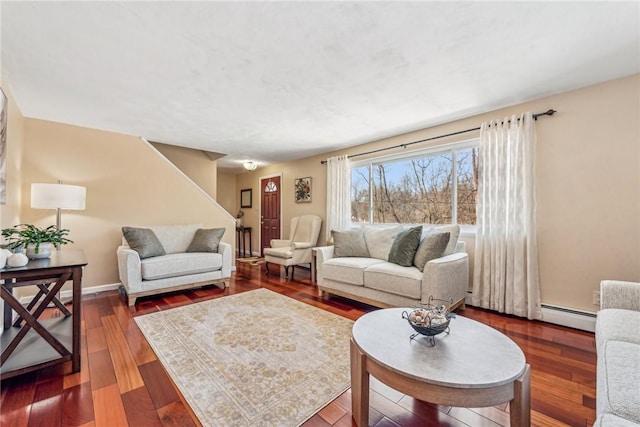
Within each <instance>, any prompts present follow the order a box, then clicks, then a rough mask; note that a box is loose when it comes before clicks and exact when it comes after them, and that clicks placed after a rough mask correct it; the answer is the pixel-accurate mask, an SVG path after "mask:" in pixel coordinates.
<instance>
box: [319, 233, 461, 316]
mask: <svg viewBox="0 0 640 427" xmlns="http://www.w3.org/2000/svg"><path fill="white" fill-rule="evenodd" d="M371 227H373V226H366V227H365V228H364V231H363V234H364V238H365V242H366V245H367V248H368V250H369V256H365V257H334V246H326V247H319V248H316V270H317V278H318V292H319V295H320V296H323V295H324V294H325V293H328V294H334V295H339V296H342V297H346V298H350V299H353V300H357V301H361V302H364V303H366V304H370V305H373V306H377V307H392V306H396V307H414V306H418V305H420V304H427V303H428V302H429V297H433V298H436V299H439V300H445V301H452V302H453V304H452V309H453V308H456V307H462V308H464V300H465V297H466V294H467V289H468V287H469V257H468V255H467V253H466V252H465V244H464V242H462V241H459V240H458V236H459V233H460V228H459V226H445V227H435V228H434V227H425V230H424V231H423V237H422V241H424V238H425V237H426V236H427V235H429V234H431V233H438V232H441V231H448V232H449V233H450V240H449V242H448V244H447V251H446V252H445V253H448V255H444V256H441V257H439V258H436V259H432V260H430V261H428V262H427V263H426V264H425V265H424V271H420V270H419V269H418V268H417V267H415V266H401V265H397V264H394V263H392V262H388V261H387V257H388V256H389V253H390V247H391V245H392V243H393V240H394V237H395V236H394V235H393V233H392V232H391V231H390V232H389V233H388V234H387V236H386V237H385V236H383V235H382V234H383V232H380V231H375V230H374V229H379V228H378V227H373V228H371ZM404 228H405V229H406V227H404ZM401 229H402V227H401ZM396 230H397V228H396Z"/></svg>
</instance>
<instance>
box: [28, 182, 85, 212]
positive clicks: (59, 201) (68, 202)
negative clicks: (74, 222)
mask: <svg viewBox="0 0 640 427" xmlns="http://www.w3.org/2000/svg"><path fill="white" fill-rule="evenodd" d="M86 198H87V189H86V188H85V187H80V186H78V185H66V184H36V183H34V184H31V207H32V208H34V209H69V210H75V211H82V210H84V209H85V203H86Z"/></svg>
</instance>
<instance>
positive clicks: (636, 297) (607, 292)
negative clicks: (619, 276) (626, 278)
mask: <svg viewBox="0 0 640 427" xmlns="http://www.w3.org/2000/svg"><path fill="white" fill-rule="evenodd" d="M605 308H621V309H625V310H634V311H640V283H637V282H622V281H619V280H603V281H601V282H600V309H605Z"/></svg>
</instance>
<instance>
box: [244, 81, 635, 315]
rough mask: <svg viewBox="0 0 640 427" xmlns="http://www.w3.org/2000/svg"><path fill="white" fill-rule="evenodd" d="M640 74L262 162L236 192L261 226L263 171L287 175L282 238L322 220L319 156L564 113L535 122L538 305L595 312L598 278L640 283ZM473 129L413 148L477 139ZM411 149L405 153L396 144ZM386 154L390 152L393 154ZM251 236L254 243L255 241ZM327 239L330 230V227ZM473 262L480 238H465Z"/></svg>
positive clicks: (322, 175) (251, 220) (322, 185)
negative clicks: (243, 192) (292, 227)
mask: <svg viewBox="0 0 640 427" xmlns="http://www.w3.org/2000/svg"><path fill="white" fill-rule="evenodd" d="M639 104H640V75H634V76H630V77H627V78H623V79H618V80H614V81H610V82H605V83H602V84H598V85H594V86H591V87H587V88H583V89H579V90H575V91H571V92H566V93H563V94H558V95H553V96H549V97H546V98H542V99H539V100H536V101H532V102H528V103H525V104H521V105H516V106H513V107H510V108H505V109H502V110H497V111H492V112H489V113H486V114H482V115H478V116H474V117H470V118H467V119H464V120H458V121H455V122H451V123H447V124H443V125H440V126H435V127H432V128H428V129H424V130H421V131H417V132H412V133H409V134H404V135H399V136H396V137H393V138H387V139H384V140H380V141H376V142H372V143H370V144H365V145H362V146H360V147H354V148H351V149H349V150H342V151H336V152H332V153H327V154H326V155H323V156H316V157H312V158H307V159H302V160H297V161H295V162H289V163H282V164H277V165H271V166H268V167H263V168H258V169H257V170H255V171H253V172H248V173H244V174H241V175H239V176H238V177H237V182H238V184H237V188H238V189H240V188H253V189H254V208H252V209H250V210H248V211H249V212H248V213H247V215H246V216H245V223H246V225H251V226H253V227H254V230H257V225H258V224H259V221H258V219H259V203H258V200H257V199H256V194H259V191H258V183H259V179H260V177H263V176H266V175H270V174H279V173H282V175H283V186H282V187H283V210H282V212H283V215H282V216H283V221H284V224H283V235H285V236H286V235H287V234H288V231H289V227H288V221H289V219H290V218H291V217H292V216H296V215H299V214H302V213H316V214H318V215H321V216H322V217H323V218H325V217H326V212H325V210H326V202H325V201H326V169H325V166H321V165H320V160H321V159H325V158H326V157H329V156H334V155H338V154H356V153H360V152H363V151H369V150H373V149H377V148H382V147H388V146H393V145H397V144H400V143H408V142H412V141H416V140H420V139H424V138H428V137H432V136H437V135H442V134H447V133H450V132H455V131H460V130H463V129H468V128H473V127H477V126H479V125H480V123H481V122H483V121H487V120H490V119H500V118H504V117H506V116H508V115H512V114H518V115H519V114H521V113H522V112H525V111H531V112H534V113H536V112H541V111H546V110H547V109H549V108H554V109H556V110H558V113H556V115H555V116H554V117H543V118H541V119H539V120H538V122H537V125H536V129H537V135H538V149H537V174H536V180H537V193H536V194H537V202H538V205H537V221H538V242H539V251H538V252H539V260H540V281H541V288H542V289H541V291H542V301H543V303H546V304H552V305H559V306H564V307H570V308H575V309H580V310H586V311H596V310H597V307H596V306H594V305H593V304H592V298H593V292H594V291H596V290H598V288H599V283H600V280H602V279H620V280H633V281H640V120H639V117H640V105H639ZM477 136H478V133H477V132H475V133H468V134H464V135H460V136H457V137H451V138H447V139H440V140H437V141H433V142H430V143H425V144H424V145H421V146H419V147H415V148H425V147H429V146H435V145H438V144H443V143H447V142H454V141H463V140H466V139H469V138H472V137H477ZM396 151H403V152H407V151H408V150H401V149H400V150H396ZM393 153H394V151H387V152H385V153H384V154H385V155H387V154H393ZM305 176H311V177H312V178H313V186H312V187H313V190H312V191H313V195H312V202H311V203H306V204H296V203H294V201H293V179H294V178H299V177H305ZM258 234H259V233H254V247H257V243H258V242H259V235H258ZM321 236H324V229H323V231H322V234H321ZM463 239H464V240H465V241H466V242H467V247H468V250H469V253H470V255H471V260H472V261H473V254H474V245H475V239H474V238H473V236H465V237H464V238H463Z"/></svg>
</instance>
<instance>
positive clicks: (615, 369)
mask: <svg viewBox="0 0 640 427" xmlns="http://www.w3.org/2000/svg"><path fill="white" fill-rule="evenodd" d="M596 351H597V356H598V362H597V368H596V376H597V394H596V423H595V424H594V426H598V427H608V426H619V427H625V426H637V425H640V283H634V282H620V281H614V280H603V281H602V282H601V283H600V311H598V317H597V320H596Z"/></svg>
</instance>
